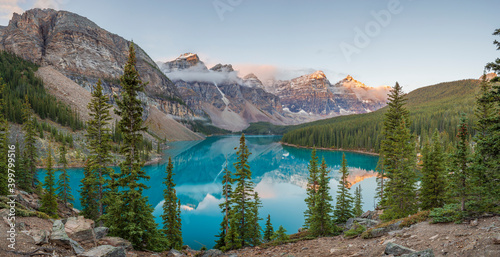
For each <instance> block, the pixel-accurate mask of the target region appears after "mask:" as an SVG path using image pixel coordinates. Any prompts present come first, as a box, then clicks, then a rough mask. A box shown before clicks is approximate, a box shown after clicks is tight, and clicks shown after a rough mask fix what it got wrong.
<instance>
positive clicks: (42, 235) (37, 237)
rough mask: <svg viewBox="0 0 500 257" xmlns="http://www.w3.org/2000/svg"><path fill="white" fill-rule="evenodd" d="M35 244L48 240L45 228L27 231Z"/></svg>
mask: <svg viewBox="0 0 500 257" xmlns="http://www.w3.org/2000/svg"><path fill="white" fill-rule="evenodd" d="M28 234H29V235H30V236H31V237H32V238H33V241H35V244H36V245H43V244H47V243H48V242H49V236H50V232H49V231H47V230H43V229H42V230H39V229H33V230H30V231H29V232H28Z"/></svg>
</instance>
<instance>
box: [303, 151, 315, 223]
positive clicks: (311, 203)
mask: <svg viewBox="0 0 500 257" xmlns="http://www.w3.org/2000/svg"><path fill="white" fill-rule="evenodd" d="M308 170H309V177H308V179H307V189H306V192H307V196H306V199H305V202H306V205H307V209H306V210H305V212H304V219H305V221H304V228H309V227H310V226H311V222H312V220H311V219H312V215H313V210H314V207H315V201H316V193H317V189H318V173H319V170H318V157H317V156H316V148H313V150H312V152H311V160H310V161H309V165H308Z"/></svg>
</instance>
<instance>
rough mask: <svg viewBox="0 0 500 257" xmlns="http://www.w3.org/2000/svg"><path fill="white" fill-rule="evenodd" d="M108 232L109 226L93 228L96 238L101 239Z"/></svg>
mask: <svg viewBox="0 0 500 257" xmlns="http://www.w3.org/2000/svg"><path fill="white" fill-rule="evenodd" d="M108 232H109V228H107V227H97V228H94V234H95V238H96V239H101V238H103V237H105V236H106V235H107V234H108Z"/></svg>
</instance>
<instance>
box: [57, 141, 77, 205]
mask: <svg viewBox="0 0 500 257" xmlns="http://www.w3.org/2000/svg"><path fill="white" fill-rule="evenodd" d="M66 153H67V151H66V145H64V144H63V145H62V146H61V148H60V149H59V164H60V165H62V167H61V168H60V169H59V171H61V175H59V181H58V183H57V185H58V186H57V195H58V196H59V199H61V200H62V201H63V203H64V205H68V203H69V202H72V201H74V200H75V198H74V197H73V195H72V194H71V187H70V185H69V175H68V171H67V169H68V160H67V159H66Z"/></svg>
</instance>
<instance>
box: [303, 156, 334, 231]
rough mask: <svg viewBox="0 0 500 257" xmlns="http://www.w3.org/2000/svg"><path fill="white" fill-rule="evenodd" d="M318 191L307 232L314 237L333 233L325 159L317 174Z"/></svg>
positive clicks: (330, 197)
mask: <svg viewBox="0 0 500 257" xmlns="http://www.w3.org/2000/svg"><path fill="white" fill-rule="evenodd" d="M317 179H318V190H317V191H316V199H315V205H314V208H313V212H312V216H311V227H310V228H309V230H310V231H311V234H313V235H315V236H327V235H331V234H332V233H333V232H334V229H333V223H332V213H333V206H332V204H331V203H330V202H331V201H332V200H333V198H332V196H331V195H330V186H329V182H330V177H329V176H328V169H327V166H326V162H325V158H323V159H322V160H321V165H320V168H319V174H318V178H317Z"/></svg>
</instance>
